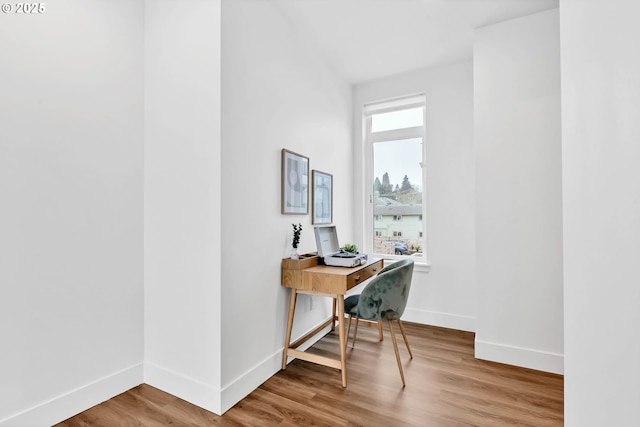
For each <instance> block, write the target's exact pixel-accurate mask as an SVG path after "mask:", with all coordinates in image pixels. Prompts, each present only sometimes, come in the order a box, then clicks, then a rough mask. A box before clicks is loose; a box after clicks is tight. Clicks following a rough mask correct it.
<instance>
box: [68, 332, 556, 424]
mask: <svg viewBox="0 0 640 427" xmlns="http://www.w3.org/2000/svg"><path fill="white" fill-rule="evenodd" d="M405 329H406V332H407V336H408V338H409V344H410V345H411V349H412V351H413V355H414V357H413V359H412V360H411V359H409V355H408V353H407V352H406V348H405V347H404V343H403V342H402V338H400V341H399V343H398V345H399V347H400V354H401V357H402V361H403V367H404V373H405V378H406V382H407V386H406V387H405V388H402V383H401V381H400V374H399V373H398V367H397V365H396V360H395V355H394V352H393V347H392V344H391V338H390V336H389V333H388V330H387V329H385V339H384V341H383V342H379V341H378V335H377V334H378V332H377V329H376V328H367V327H361V328H359V330H358V340H357V342H356V347H355V349H354V350H349V351H348V359H347V366H348V372H347V374H348V377H347V381H348V387H347V388H346V389H343V388H342V386H341V380H340V373H339V372H338V371H337V370H335V369H332V368H328V367H323V366H319V365H315V364H312V363H309V362H304V361H300V360H294V361H293V362H291V363H290V364H289V366H288V367H287V369H286V370H285V371H280V372H279V373H277V374H276V375H274V376H273V377H271V378H270V379H269V380H267V381H266V382H265V383H264V384H262V385H261V386H260V387H259V388H258V389H256V390H255V391H253V392H252V393H251V394H250V395H249V396H247V397H246V398H245V399H243V400H242V401H240V402H239V403H238V404H236V405H235V406H234V407H233V408H231V409H230V410H229V411H227V412H226V413H225V414H224V415H223V416H221V417H220V416H217V415H215V414H213V413H211V412H208V411H206V410H204V409H201V408H199V407H197V406H194V405H191V404H189V403H187V402H185V401H183V400H181V399H178V398H177V397H174V396H172V395H169V394H167V393H164V392H162V391H160V390H158V389H155V388H153V387H151V386H148V385H144V384H143V385H140V386H138V387H135V388H133V389H131V390H129V391H127V392H126V393H123V394H121V395H119V396H116V397H114V398H113V399H111V400H108V401H106V402H104V403H102V404H100V405H97V406H94V407H93V408H91V409H89V410H87V411H85V412H83V413H81V414H78V415H76V416H74V417H72V418H70V419H68V420H66V421H64V422H62V423H60V424H58V426H59V427H81V426H99V427H112V426H132V427H133V426H144V427H155V426H167V425H174V426H208V425H214V426H215V425H219V426H430V427H441V426H442V427H462V426H478V427H479V426H491V427H500V426H532V427H544V426H562V425H563V424H564V421H563V406H564V401H563V393H564V381H563V377H562V376H560V375H553V374H548V373H544V372H538V371H533V370H529V369H523V368H516V367H513V366H507V365H502V364H498V363H492V362H486V361H482V360H477V359H475V358H474V357H473V339H474V335H473V334H472V333H469V332H462V331H455V330H451V329H442V328H436V327H431V326H424V325H416V324H411V323H406V322H405ZM338 343H339V340H338V336H337V334H334V333H330V334H328V335H327V336H325V337H324V338H323V339H322V340H320V341H319V342H318V343H316V344H315V345H314V346H313V347H312V349H311V350H310V351H313V352H316V353H317V354H323V355H328V356H331V357H338V355H339V350H338V349H339V347H338V345H339V344H338ZM349 345H351V343H349Z"/></svg>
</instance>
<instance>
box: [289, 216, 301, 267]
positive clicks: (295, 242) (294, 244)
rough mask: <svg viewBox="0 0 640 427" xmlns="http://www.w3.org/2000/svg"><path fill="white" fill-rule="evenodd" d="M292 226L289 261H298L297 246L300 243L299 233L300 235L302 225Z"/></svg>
mask: <svg viewBox="0 0 640 427" xmlns="http://www.w3.org/2000/svg"><path fill="white" fill-rule="evenodd" d="M291 225H292V226H293V240H292V242H291V246H292V247H293V249H291V259H299V258H300V257H299V255H298V244H299V243H300V233H302V224H297V225H296V224H291Z"/></svg>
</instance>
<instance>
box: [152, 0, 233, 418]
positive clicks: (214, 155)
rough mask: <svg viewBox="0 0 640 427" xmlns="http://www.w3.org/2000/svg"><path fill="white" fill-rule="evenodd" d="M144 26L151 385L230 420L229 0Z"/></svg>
mask: <svg viewBox="0 0 640 427" xmlns="http://www.w3.org/2000/svg"><path fill="white" fill-rule="evenodd" d="M144 25H145V45H144V49H145V50H144V64H145V73H144V94H145V100H144V131H145V134H144V148H145V158H144V178H145V183H144V209H145V214H144V233H145V234H144V245H145V254H144V274H145V300H144V331H145V341H144V350H145V366H144V380H145V382H146V383H148V384H150V385H152V386H156V387H158V388H160V389H162V390H164V391H167V392H169V393H171V394H173V395H175V396H178V397H181V398H183V399H185V400H187V401H189V402H191V403H194V404H196V405H199V406H201V407H203V408H206V409H208V410H211V411H213V412H216V413H221V410H220V369H221V368H220V366H221V360H220V337H221V335H220V327H221V325H220V307H221V302H220V301H221V296H220V283H221V282H220V275H221V269H222V268H221V259H220V242H221V236H220V228H221V197H220V193H221V157H220V1H219V0H188V1H172V0H148V1H146V2H145V22H144Z"/></svg>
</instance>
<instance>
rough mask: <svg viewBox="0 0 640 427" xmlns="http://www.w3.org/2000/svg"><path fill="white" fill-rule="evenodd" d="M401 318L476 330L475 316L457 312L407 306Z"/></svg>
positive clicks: (468, 330)
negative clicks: (451, 312)
mask: <svg viewBox="0 0 640 427" xmlns="http://www.w3.org/2000/svg"><path fill="white" fill-rule="evenodd" d="M402 320H404V321H407V322H413V323H420V324H423V325H431V326H439V327H441V328H449V329H457V330H460V331H467V332H475V331H476V319H475V317H471V316H462V315H459V314H449V313H439V312H437V311H428V310H418V309H415V308H409V307H407V308H406V309H405V311H404V314H403V315H402Z"/></svg>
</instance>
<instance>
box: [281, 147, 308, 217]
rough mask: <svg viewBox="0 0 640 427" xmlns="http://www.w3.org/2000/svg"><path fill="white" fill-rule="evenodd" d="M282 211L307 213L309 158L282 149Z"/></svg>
mask: <svg viewBox="0 0 640 427" xmlns="http://www.w3.org/2000/svg"><path fill="white" fill-rule="evenodd" d="M282 213H283V214H288V215H306V214H308V213H309V158H308V157H305V156H302V155H300V154H297V153H294V152H293V151H289V150H287V149H285V148H283V149H282Z"/></svg>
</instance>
